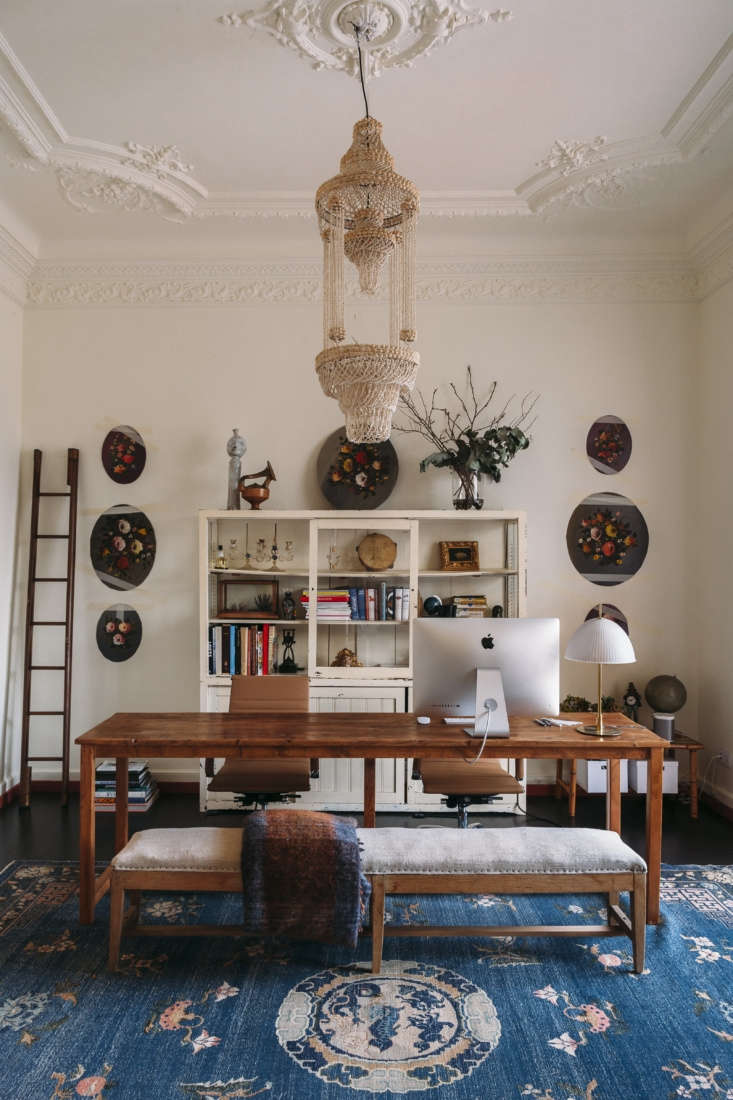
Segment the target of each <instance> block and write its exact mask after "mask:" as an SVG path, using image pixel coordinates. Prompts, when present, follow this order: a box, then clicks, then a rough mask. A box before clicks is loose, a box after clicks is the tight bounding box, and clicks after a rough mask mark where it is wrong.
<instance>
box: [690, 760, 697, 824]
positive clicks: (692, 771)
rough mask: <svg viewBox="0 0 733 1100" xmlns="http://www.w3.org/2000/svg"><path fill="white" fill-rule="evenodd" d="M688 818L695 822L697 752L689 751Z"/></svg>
mask: <svg viewBox="0 0 733 1100" xmlns="http://www.w3.org/2000/svg"><path fill="white" fill-rule="evenodd" d="M688 755H689V757H690V817H691V818H692V819H693V820H694V821H697V815H698V808H697V750H692V749H690V752H689V753H688Z"/></svg>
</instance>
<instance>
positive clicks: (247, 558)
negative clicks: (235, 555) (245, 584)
mask: <svg viewBox="0 0 733 1100" xmlns="http://www.w3.org/2000/svg"><path fill="white" fill-rule="evenodd" d="M242 568H243V569H251V568H252V555H251V554H250V552H249V524H248V523H245V525H244V565H243V566H242Z"/></svg>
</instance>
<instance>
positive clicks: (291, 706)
mask: <svg viewBox="0 0 733 1100" xmlns="http://www.w3.org/2000/svg"><path fill="white" fill-rule="evenodd" d="M239 710H249V711H263V712H264V711H272V712H279V713H282V712H284V711H300V712H307V710H308V677H307V676H232V692H231V695H230V696H229V713H230V714H231V713H233V712H234V711H239Z"/></svg>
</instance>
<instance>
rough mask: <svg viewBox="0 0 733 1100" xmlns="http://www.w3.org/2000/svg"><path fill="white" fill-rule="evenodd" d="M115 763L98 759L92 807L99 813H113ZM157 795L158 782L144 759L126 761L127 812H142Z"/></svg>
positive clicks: (150, 804) (115, 786)
mask: <svg viewBox="0 0 733 1100" xmlns="http://www.w3.org/2000/svg"><path fill="white" fill-rule="evenodd" d="M115 777H116V763H115V761H114V760H100V762H99V763H98V764H97V768H96V782H95V785H94V807H95V809H97V810H99V811H100V812H101V813H105V812H106V813H113V812H114V808H115V797H116V794H117V783H116V778H115ZM157 797H158V784H157V783H156V782H155V780H154V778H153V776H152V775H151V773H150V768H149V767H148V764H147V761H146V760H128V762H127V809H128V812H129V813H137V814H142V813H145V811H146V810H149V809H150V807H151V806H152V805H153V803H154V802H155V800H156V798H157Z"/></svg>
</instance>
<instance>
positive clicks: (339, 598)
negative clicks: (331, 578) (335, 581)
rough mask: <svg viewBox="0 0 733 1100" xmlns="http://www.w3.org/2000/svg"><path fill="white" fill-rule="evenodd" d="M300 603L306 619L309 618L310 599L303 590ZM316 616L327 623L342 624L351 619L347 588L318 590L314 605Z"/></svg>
mask: <svg viewBox="0 0 733 1100" xmlns="http://www.w3.org/2000/svg"><path fill="white" fill-rule="evenodd" d="M300 602H301V605H302V606H303V608H304V609H305V617H306V619H307V618H309V617H310V597H309V595H308V591H307V590H306V589H303V593H302V595H301V597H300ZM316 616H317V618H318V619H319V620H323V621H324V622H329V623H343V622H348V621H349V619H351V618H352V617H353V616H352V613H351V604H350V603H349V590H348V588H319V589H318V597H317V603H316Z"/></svg>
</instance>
